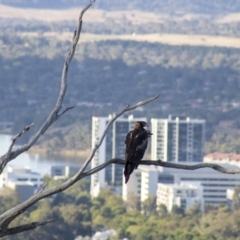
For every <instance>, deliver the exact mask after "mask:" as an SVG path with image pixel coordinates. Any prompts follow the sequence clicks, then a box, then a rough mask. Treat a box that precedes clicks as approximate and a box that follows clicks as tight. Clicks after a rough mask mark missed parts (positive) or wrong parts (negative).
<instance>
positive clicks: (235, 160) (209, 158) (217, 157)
mask: <svg viewBox="0 0 240 240" xmlns="http://www.w3.org/2000/svg"><path fill="white" fill-rule="evenodd" d="M203 161H204V162H205V163H216V164H222V163H223V164H224V163H227V164H231V165H235V166H239V167H240V154H231V153H217V152H216V153H209V154H207V155H205V156H204V158H203Z"/></svg>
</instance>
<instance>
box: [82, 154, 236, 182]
mask: <svg viewBox="0 0 240 240" xmlns="http://www.w3.org/2000/svg"><path fill="white" fill-rule="evenodd" d="M110 164H120V165H125V160H123V159H120V158H114V159H110V160H108V161H106V162H105V163H103V164H101V165H98V166H97V167H95V168H93V169H91V170H89V171H86V172H84V173H83V174H82V175H81V178H84V177H87V176H90V175H92V174H94V173H97V172H99V171H100V170H102V169H104V168H105V167H107V166H108V165H110ZM140 165H146V166H150V165H153V166H159V167H166V168H174V169H184V170H190V171H193V170H197V169H201V168H212V169H214V170H215V171H218V172H221V173H225V174H240V169H227V168H224V167H222V166H220V165H218V164H214V163H198V164H194V165H184V164H178V163H172V162H164V161H161V160H142V161H140ZM81 178H79V179H81Z"/></svg>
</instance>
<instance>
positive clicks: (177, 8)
mask: <svg viewBox="0 0 240 240" xmlns="http://www.w3.org/2000/svg"><path fill="white" fill-rule="evenodd" d="M0 3H3V4H8V5H12V6H18V7H34V8H66V7H73V6H79V5H81V6H83V5H84V3H83V1H81V0H77V1H76V0H69V1H64V0H62V1H58V0H52V1H51V2H49V1H47V0H42V1H34V0H0ZM94 7H95V8H101V9H106V10H119V9H137V10H144V11H153V12H164V13H172V12H182V11H184V12H195V13H225V12H226V11H227V12H237V11H240V1H239V0H231V1H227V2H226V1H224V0H212V1H210V2H203V1H202V0H192V1H186V0H178V1H177V2H174V4H173V2H172V1H171V0H165V1H164V0H152V1H151V0H147V1H144V0H132V1H128V0H122V1H118V0H102V1H97V2H96V3H95V5H94Z"/></svg>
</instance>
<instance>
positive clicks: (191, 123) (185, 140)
mask: <svg viewBox="0 0 240 240" xmlns="http://www.w3.org/2000/svg"><path fill="white" fill-rule="evenodd" d="M151 126H152V132H153V136H152V137H151V158H152V160H157V159H161V160H162V161H171V162H202V161H203V147H204V136H205V120H201V119H190V118H188V117H187V118H185V117H176V116H171V115H170V116H169V117H168V118H167V119H155V118H152V119H151Z"/></svg>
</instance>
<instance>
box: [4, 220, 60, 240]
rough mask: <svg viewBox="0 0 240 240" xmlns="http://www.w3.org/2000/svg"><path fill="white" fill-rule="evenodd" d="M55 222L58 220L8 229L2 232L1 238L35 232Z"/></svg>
mask: <svg viewBox="0 0 240 240" xmlns="http://www.w3.org/2000/svg"><path fill="white" fill-rule="evenodd" d="M55 221H56V219H49V220H46V221H42V222H32V223H28V224H24V225H21V226H17V227H13V228H7V229H6V230H5V231H2V232H0V237H3V236H7V235H13V234H17V233H21V232H25V231H29V230H33V229H35V228H36V227H39V226H43V225H46V224H48V223H52V222H55Z"/></svg>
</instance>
